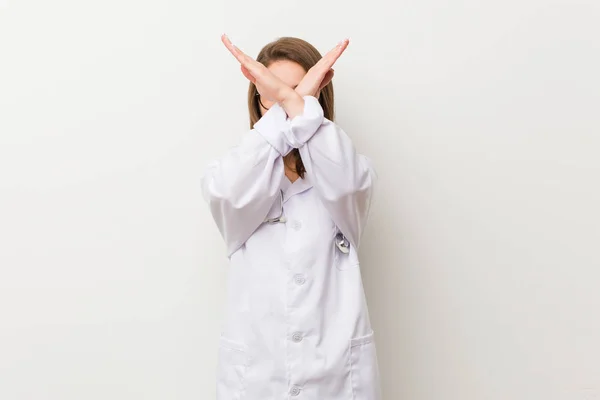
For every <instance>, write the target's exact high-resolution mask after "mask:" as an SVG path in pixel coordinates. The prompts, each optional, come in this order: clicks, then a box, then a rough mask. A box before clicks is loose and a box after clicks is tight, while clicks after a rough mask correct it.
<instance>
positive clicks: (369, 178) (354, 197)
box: [299, 97, 377, 248]
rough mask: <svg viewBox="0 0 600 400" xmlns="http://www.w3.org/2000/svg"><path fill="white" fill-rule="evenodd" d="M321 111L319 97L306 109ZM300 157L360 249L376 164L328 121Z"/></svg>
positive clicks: (335, 217) (327, 204)
mask: <svg viewBox="0 0 600 400" xmlns="http://www.w3.org/2000/svg"><path fill="white" fill-rule="evenodd" d="M317 107H318V108H320V107H321V106H320V104H319V103H318V100H317V99H316V98H314V97H313V98H311V99H308V100H307V102H306V103H305V108H317ZM299 152H300V157H301V158H302V162H303V163H304V167H305V168H306V172H307V174H308V176H309V178H310V180H311V181H312V184H313V186H314V188H315V189H316V190H317V192H318V194H319V196H320V198H321V200H322V202H323V204H324V206H325V208H326V209H327V210H328V211H329V214H330V216H331V218H332V219H333V221H334V223H335V224H336V225H337V227H338V228H339V229H340V231H341V232H342V233H343V234H344V235H345V236H346V238H347V239H348V240H349V241H350V243H351V244H352V245H353V246H354V247H355V248H358V246H359V245H360V239H361V236H362V233H363V230H364V228H365V226H366V224H367V219H368V216H369V211H370V208H371V202H372V198H373V193H374V187H375V183H376V181H377V173H376V171H375V168H374V166H373V163H372V161H371V160H370V159H369V158H368V157H366V156H364V155H362V154H359V153H357V151H356V149H355V148H354V145H353V144H352V141H351V139H350V137H348V135H347V134H346V133H345V132H344V131H343V130H342V129H341V128H340V127H339V126H338V125H336V124H335V123H333V122H332V121H330V120H328V119H324V121H323V123H322V125H321V126H320V127H319V129H318V130H317V132H316V133H315V134H314V135H313V136H312V137H311V139H310V140H308V141H307V142H306V143H305V144H304V145H303V146H300V147H299Z"/></svg>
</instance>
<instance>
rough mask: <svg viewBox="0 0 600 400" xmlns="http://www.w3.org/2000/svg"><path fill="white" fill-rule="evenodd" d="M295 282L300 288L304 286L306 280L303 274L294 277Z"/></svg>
mask: <svg viewBox="0 0 600 400" xmlns="http://www.w3.org/2000/svg"><path fill="white" fill-rule="evenodd" d="M294 282H296V285H298V286H300V285H304V283H305V282H306V278H305V277H304V275H302V274H297V275H294Z"/></svg>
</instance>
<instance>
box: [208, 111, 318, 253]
mask: <svg viewBox="0 0 600 400" xmlns="http://www.w3.org/2000/svg"><path fill="white" fill-rule="evenodd" d="M310 111H311V113H307V112H304V113H303V114H302V115H299V116H296V117H294V119H293V120H291V121H290V120H289V119H288V118H287V115H286V113H285V111H284V110H283V108H282V107H281V106H280V105H279V104H274V105H273V106H272V107H271V108H270V109H269V110H268V111H267V112H266V113H265V114H264V116H263V117H262V118H261V119H260V120H259V121H258V122H257V123H256V124H255V125H254V129H252V130H250V131H248V132H246V133H245V134H244V135H243V137H242V140H241V142H240V144H239V145H237V146H235V147H233V148H232V149H230V151H229V152H228V153H227V154H225V156H223V157H222V158H219V159H216V160H214V161H212V162H210V163H209V165H208V166H207V168H206V170H205V172H204V174H203V176H202V179H201V181H202V194H203V197H204V199H205V201H206V202H207V203H208V204H209V208H210V211H211V214H212V216H213V219H214V220H215V222H216V224H217V227H218V229H219V231H220V233H221V236H222V237H223V239H224V241H225V245H226V247H227V256H228V257H231V255H232V254H233V253H235V251H237V250H238V249H239V248H240V247H241V246H242V245H243V244H244V243H245V242H246V240H248V238H249V237H250V236H251V235H252V233H253V232H254V231H255V230H256V229H257V228H258V227H259V226H260V225H261V224H262V222H263V221H264V219H265V217H266V216H267V214H268V212H269V210H270V209H271V207H272V206H273V203H274V202H275V201H279V200H278V199H279V193H280V192H279V191H280V188H281V184H282V179H283V178H284V176H285V175H284V164H283V157H282V156H284V155H286V154H287V153H289V152H290V151H291V150H292V149H293V148H295V147H297V146H301V145H303V144H304V143H305V142H306V141H307V140H308V139H310V138H311V137H312V135H313V134H314V133H315V132H316V130H317V129H318V128H319V126H320V125H321V123H322V121H323V111H322V110H315V109H311V110H310Z"/></svg>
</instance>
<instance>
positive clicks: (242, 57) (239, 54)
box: [221, 34, 251, 65]
mask: <svg viewBox="0 0 600 400" xmlns="http://www.w3.org/2000/svg"><path fill="white" fill-rule="evenodd" d="M221 41H222V42H223V44H224V45H225V47H227V50H229V52H230V53H231V54H232V55H233V56H234V57H235V58H237V60H238V61H239V62H240V63H241V64H244V65H245V64H247V63H248V62H249V61H250V60H251V58H250V57H248V56H247V55H246V54H245V53H244V52H243V51H241V50H240V49H239V48H238V47H237V46H236V45H234V44H233V43H232V42H231V39H229V36H227V35H226V34H223V35H221Z"/></svg>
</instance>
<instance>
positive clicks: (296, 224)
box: [292, 220, 302, 231]
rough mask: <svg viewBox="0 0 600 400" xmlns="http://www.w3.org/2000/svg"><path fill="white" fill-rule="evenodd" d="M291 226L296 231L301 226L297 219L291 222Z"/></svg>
mask: <svg viewBox="0 0 600 400" xmlns="http://www.w3.org/2000/svg"><path fill="white" fill-rule="evenodd" d="M292 228H294V230H296V231H299V230H300V229H301V228H302V222H300V221H298V220H296V221H294V222H292Z"/></svg>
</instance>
